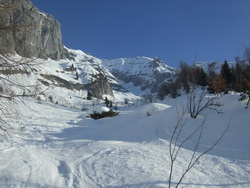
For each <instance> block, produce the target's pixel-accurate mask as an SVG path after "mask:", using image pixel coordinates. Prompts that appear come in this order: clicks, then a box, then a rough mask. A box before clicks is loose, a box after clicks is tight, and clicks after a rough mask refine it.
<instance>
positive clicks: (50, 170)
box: [0, 94, 250, 188]
mask: <svg viewBox="0 0 250 188" xmlns="http://www.w3.org/2000/svg"><path fill="white" fill-rule="evenodd" d="M237 97H238V96H236V95H231V94H230V95H226V96H224V97H223V98H222V99H221V101H222V103H223V104H224V106H223V107H222V111H223V114H217V113H216V112H214V111H206V112H204V114H206V118H207V120H206V124H207V125H206V128H205V133H204V136H203V139H202V144H201V147H204V148H206V147H207V146H208V145H209V144H211V143H212V141H213V140H214V139H216V138H217V137H218V135H219V134H220V132H221V131H223V130H224V128H225V126H226V125H227V124H228V122H229V121H230V118H232V120H231V124H230V129H229V131H228V132H227V134H226V135H225V137H224V139H223V142H222V143H221V144H220V145H218V146H216V148H214V150H213V151H212V152H211V153H210V154H207V155H205V156H204V157H202V158H201V160H200V161H199V162H198V163H197V164H196V165H195V166H194V167H193V168H192V169H191V171H190V172H189V173H188V174H187V176H186V177H185V178H184V180H183V181H182V184H181V185H180V187H195V188H198V187H207V188H210V187H233V188H236V187H245V188H248V187H250V136H249V133H250V116H249V114H250V111H249V110H246V109H244V104H241V103H239V102H238V101H237ZM25 102H26V104H27V106H29V107H30V108H28V107H25V106H23V107H21V108H20V109H21V111H22V117H21V118H20V119H19V120H18V122H17V125H18V126H19V129H20V130H19V131H16V132H17V133H11V134H12V138H11V139H9V140H6V139H2V141H1V142H0V187H16V188H19V187H23V188H28V187H38V188H64V187H73V188H132V187H133V188H138V187H139V188H141V187H147V188H152V187H153V188H154V187H155V188H157V187H158V188H160V187H167V186H168V174H169V169H170V164H169V163H170V160H169V139H170V135H171V132H172V129H173V126H174V124H175V122H176V107H175V105H176V103H177V102H176V101H174V100H166V101H165V102H164V103H165V104H159V103H156V104H149V105H146V106H142V107H136V108H135V107H134V108H127V109H126V110H121V111H120V115H119V116H117V117H114V118H105V119H101V120H92V119H89V118H86V117H85V115H86V114H85V113H86V112H82V111H79V110H72V109H67V108H64V107H60V106H57V105H54V104H50V103H45V102H44V103H42V104H40V103H38V102H36V101H33V100H31V99H25ZM148 111H150V112H151V114H152V115H151V116H147V115H146V114H147V112H148ZM204 114H201V116H199V117H198V119H197V120H193V119H190V118H189V119H188V122H187V126H189V127H192V126H195V124H199V123H200V122H201V121H202V119H203V117H204V116H205V115H204ZM189 130H190V129H189V128H188V129H186V130H184V131H183V134H184V135H185V134H188V132H189ZM191 150H192V143H189V144H187V145H186V146H184V149H183V150H181V153H180V157H179V158H178V161H177V162H178V164H176V166H175V168H174V174H173V184H172V185H173V187H174V186H175V185H176V182H177V181H178V178H179V176H180V174H182V173H183V167H184V166H185V165H186V162H187V161H188V159H189V158H190V155H191V154H192V152H191Z"/></svg>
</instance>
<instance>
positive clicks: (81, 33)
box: [31, 0, 250, 67]
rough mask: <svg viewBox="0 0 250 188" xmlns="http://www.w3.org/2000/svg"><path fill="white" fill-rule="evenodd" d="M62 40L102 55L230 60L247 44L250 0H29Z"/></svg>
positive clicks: (176, 60)
mask: <svg viewBox="0 0 250 188" xmlns="http://www.w3.org/2000/svg"><path fill="white" fill-rule="evenodd" d="M31 1H32V2H33V4H34V5H35V6H36V7H38V8H39V9H40V10H43V11H44V12H47V13H49V14H52V15H53V16H54V17H55V18H56V19H57V20H59V22H60V23H61V27H62V35H63V42H64V44H65V45H66V46H67V47H69V48H72V49H80V50H82V51H84V52H87V53H90V54H92V55H94V56H96V57H98V58H102V59H114V58H120V57H137V56H147V57H152V58H153V57H159V58H160V59H162V60H163V61H165V62H166V63H167V64H168V65H170V66H173V67H177V66H178V65H179V62H180V60H182V61H185V62H187V63H189V64H191V63H193V62H194V61H209V62H210V61H224V60H228V61H234V58H235V57H236V56H238V55H240V56H242V54H243V49H244V47H245V46H246V45H250V10H249V7H250V0H73V1H69V0H65V1H62V0H31Z"/></svg>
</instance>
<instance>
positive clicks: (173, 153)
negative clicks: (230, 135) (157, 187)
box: [168, 109, 231, 188]
mask: <svg viewBox="0 0 250 188" xmlns="http://www.w3.org/2000/svg"><path fill="white" fill-rule="evenodd" d="M186 113H187V109H186V110H185V111H184V112H183V113H182V114H181V116H179V113H178V110H177V114H178V119H177V123H176V125H175V126H174V130H173V133H172V136H171V139H170V146H169V156H170V170H169V181H168V187H169V188H170V187H171V186H173V181H172V179H173V176H174V175H176V174H174V169H175V165H176V162H177V160H178V158H181V157H182V156H181V155H182V154H181V150H183V146H184V144H186V143H187V142H188V141H190V140H192V142H193V143H194V145H193V148H192V150H191V155H190V158H189V159H188V160H187V161H186V167H184V169H183V172H182V174H180V175H179V177H178V180H177V182H176V184H175V187H176V188H177V187H179V185H180V184H181V182H182V181H183V179H184V177H185V176H186V175H187V173H188V172H189V171H190V170H191V169H192V168H193V167H194V165H195V164H196V163H197V162H198V161H199V160H200V158H201V157H202V156H204V155H205V154H207V153H208V152H210V151H211V150H213V149H214V147H215V146H217V145H218V144H219V143H220V142H221V141H222V138H223V137H224V135H225V134H226V132H227V131H228V129H229V126H230V123H231V119H230V121H229V123H228V125H227V127H226V128H225V130H224V131H223V132H222V133H221V134H220V136H219V137H218V138H217V139H216V140H215V141H214V142H213V143H212V144H211V145H210V146H209V147H208V148H207V149H205V150H204V151H199V148H200V146H201V140H202V137H203V136H204V127H205V123H206V118H204V119H203V121H202V122H201V123H200V125H199V126H197V128H196V129H194V130H193V131H192V132H191V133H190V134H189V135H187V136H186V137H184V138H183V136H182V133H183V130H184V127H185V126H186V123H187V121H188V118H187V116H185V115H186ZM181 137H182V138H181Z"/></svg>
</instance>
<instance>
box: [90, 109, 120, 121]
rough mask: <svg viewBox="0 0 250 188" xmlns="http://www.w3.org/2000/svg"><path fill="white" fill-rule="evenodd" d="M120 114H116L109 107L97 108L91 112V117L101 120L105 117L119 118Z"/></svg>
mask: <svg viewBox="0 0 250 188" xmlns="http://www.w3.org/2000/svg"><path fill="white" fill-rule="evenodd" d="M118 114H119V112H114V111H113V110H111V109H109V108H107V107H95V108H93V109H92V110H91V111H90V112H89V117H91V118H93V119H101V118H105V117H114V116H117V115H118Z"/></svg>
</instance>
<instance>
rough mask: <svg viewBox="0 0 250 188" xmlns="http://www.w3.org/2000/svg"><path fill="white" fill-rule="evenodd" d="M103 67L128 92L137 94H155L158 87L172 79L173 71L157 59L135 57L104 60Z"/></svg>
mask: <svg viewBox="0 0 250 188" xmlns="http://www.w3.org/2000/svg"><path fill="white" fill-rule="evenodd" d="M103 65H104V66H105V67H106V68H107V69H109V71H110V72H111V73H112V74H113V75H114V76H116V78H117V79H118V80H119V81H120V83H122V85H123V87H125V88H126V89H127V90H128V91H131V92H134V93H137V94H139V95H140V94H142V93H144V94H146V93H147V92H148V93H152V92H156V91H157V89H158V86H159V85H160V84H161V83H163V82H167V81H170V80H172V79H173V75H174V74H175V70H174V69H173V68H171V67H169V66H168V65H167V64H165V63H164V62H162V61H161V60H160V59H158V58H154V59H152V58H148V57H137V58H120V59H114V60H105V61H103Z"/></svg>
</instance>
